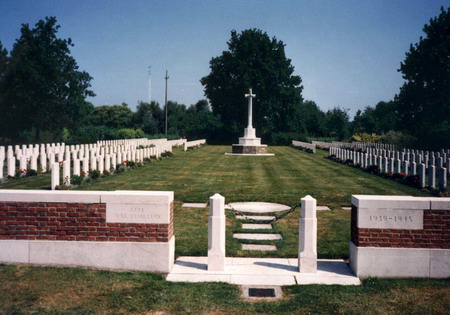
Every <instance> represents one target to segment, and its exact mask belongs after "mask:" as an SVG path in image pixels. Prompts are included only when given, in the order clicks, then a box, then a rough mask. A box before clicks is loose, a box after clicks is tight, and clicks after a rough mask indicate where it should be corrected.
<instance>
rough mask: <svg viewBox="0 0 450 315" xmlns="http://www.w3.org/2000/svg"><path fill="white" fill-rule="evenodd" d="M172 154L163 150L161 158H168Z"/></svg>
mask: <svg viewBox="0 0 450 315" xmlns="http://www.w3.org/2000/svg"><path fill="white" fill-rule="evenodd" d="M172 156H173V154H172V152H169V151H165V152H162V153H161V157H162V158H170V157H172Z"/></svg>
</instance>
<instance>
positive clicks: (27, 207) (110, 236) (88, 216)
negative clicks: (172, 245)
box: [0, 202, 173, 242]
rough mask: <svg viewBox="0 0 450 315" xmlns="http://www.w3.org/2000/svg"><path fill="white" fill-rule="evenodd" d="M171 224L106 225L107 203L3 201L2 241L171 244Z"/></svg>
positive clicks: (0, 232)
mask: <svg viewBox="0 0 450 315" xmlns="http://www.w3.org/2000/svg"><path fill="white" fill-rule="evenodd" d="M170 222H171V223H170V224H136V223H106V204H104V203H95V204H86V203H50V202H0V239H9V240H65V241H116V242H168V241H169V239H170V238H171V237H172V235H173V202H172V204H171V210H170Z"/></svg>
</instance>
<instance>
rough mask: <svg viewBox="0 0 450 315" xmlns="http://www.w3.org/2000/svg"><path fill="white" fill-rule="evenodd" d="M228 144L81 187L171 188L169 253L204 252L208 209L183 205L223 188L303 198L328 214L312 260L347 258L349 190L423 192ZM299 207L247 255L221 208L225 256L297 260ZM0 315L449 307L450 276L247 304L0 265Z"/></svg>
mask: <svg viewBox="0 0 450 315" xmlns="http://www.w3.org/2000/svg"><path fill="white" fill-rule="evenodd" d="M229 150H230V147H225V146H206V147H204V148H201V149H199V150H194V151H189V152H183V151H181V150H176V151H175V157H174V158H172V159H167V160H162V161H160V162H158V163H154V164H150V165H147V166H145V167H143V168H139V169H136V170H133V171H129V172H125V173H121V174H116V175H113V176H110V177H106V178H103V179H99V180H96V181H94V182H92V183H89V184H84V185H82V186H81V187H80V189H86V190H116V189H117V190H119V189H120V190H173V191H174V192H175V199H176V202H175V235H176V255H177V256H182V255H193V256H198V255H202V256H204V255H206V254H207V239H208V237H207V221H208V212H209V210H208V209H207V208H205V209H199V208H182V207H181V205H182V203H183V202H205V201H208V198H209V197H210V196H212V195H213V194H215V193H220V194H222V195H223V196H225V198H226V202H233V201H269V202H279V203H283V204H288V205H295V204H298V203H299V200H300V198H302V197H304V196H305V195H307V194H309V195H312V196H313V197H314V198H316V199H317V201H318V204H319V205H328V206H330V207H331V208H332V209H333V210H332V211H321V212H318V255H319V258H346V257H347V256H348V240H349V237H350V212H349V211H345V210H340V206H344V205H345V206H349V205H350V202H351V195H352V194H389V195H415V196H419V195H425V193H423V192H421V191H418V190H415V189H412V188H409V187H407V186H402V185H400V184H398V183H395V182H393V181H389V180H386V179H383V178H380V177H377V176H372V175H370V174H367V173H364V172H362V171H360V170H357V169H354V168H349V167H346V166H344V165H340V164H337V163H334V162H332V161H329V160H326V159H324V156H325V155H326V153H325V152H323V151H320V150H319V151H318V153H317V154H316V155H312V154H308V153H305V152H301V151H297V150H295V149H292V148H289V147H271V148H270V150H271V151H272V152H273V153H275V154H276V156H274V157H239V156H226V155H224V153H225V152H227V151H229ZM49 187H50V176H49V175H41V176H38V177H30V178H23V179H20V180H17V181H12V182H9V183H5V184H2V185H0V188H3V189H48V188H49ZM298 216H299V210H298V209H297V210H296V211H294V212H293V213H291V214H290V215H288V216H287V217H285V218H284V219H282V220H279V221H277V222H275V223H273V227H274V229H273V230H272V231H271V232H275V233H281V234H282V235H283V240H282V241H278V242H275V244H276V245H277V247H278V250H277V252H275V253H273V252H272V253H260V254H257V253H255V252H250V253H247V252H244V251H242V250H241V246H240V241H238V240H236V239H233V238H232V234H233V233H234V232H240V231H242V227H241V224H240V223H241V222H240V221H238V220H236V219H235V217H234V214H233V212H231V211H227V243H226V244H227V249H226V250H227V255H228V256H276V257H296V256H297V248H298ZM0 292H1V294H0V314H3V313H5V314H19V313H38V314H93V313H99V314H128V313H145V314H152V313H158V312H160V313H168V314H210V313H214V314H256V313H264V314H271V313H285V314H304V313H317V314H328V313H355V314H361V313H374V314H386V313H397V314H428V313H448V310H449V309H450V302H449V301H450V279H441V280H436V279H366V280H364V281H363V284H362V285H361V286H356V287H353V286H351V287H343V286H322V285H310V286H289V287H284V288H283V295H284V297H283V299H280V300H276V301H274V302H248V301H246V300H244V299H242V298H241V297H240V294H241V292H240V289H239V287H237V286H234V285H230V284H225V283H170V282H166V281H165V280H164V276H163V275H159V274H153V273H138V272H136V273H134V272H111V271H98V270H88V269H81V268H53V267H33V266H15V265H0Z"/></svg>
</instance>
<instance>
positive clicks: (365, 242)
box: [351, 205, 450, 248]
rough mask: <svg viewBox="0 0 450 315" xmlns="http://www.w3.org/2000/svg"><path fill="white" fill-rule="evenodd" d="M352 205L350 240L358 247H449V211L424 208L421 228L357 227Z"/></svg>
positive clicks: (355, 213)
mask: <svg viewBox="0 0 450 315" xmlns="http://www.w3.org/2000/svg"><path fill="white" fill-rule="evenodd" d="M357 214H358V211H357V208H356V207H355V206H354V205H352V219H351V240H352V242H353V244H355V245H356V246H359V247H410V248H450V211H446V210H424V214H423V230H397V229H368V228H357V227H356V223H357V220H358V219H357Z"/></svg>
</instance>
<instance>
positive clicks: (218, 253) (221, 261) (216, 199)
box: [208, 194, 225, 271]
mask: <svg viewBox="0 0 450 315" xmlns="http://www.w3.org/2000/svg"><path fill="white" fill-rule="evenodd" d="M209 204H210V208H209V218H208V270H209V271H223V270H224V269H225V198H224V197H222V196H221V195H219V194H215V195H214V196H212V197H210V198H209Z"/></svg>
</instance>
